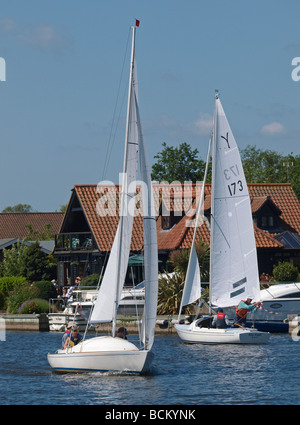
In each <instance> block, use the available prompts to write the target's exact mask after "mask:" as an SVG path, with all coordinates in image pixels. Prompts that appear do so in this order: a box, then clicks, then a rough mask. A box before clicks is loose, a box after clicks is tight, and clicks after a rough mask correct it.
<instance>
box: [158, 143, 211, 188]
mask: <svg viewBox="0 0 300 425" xmlns="http://www.w3.org/2000/svg"><path fill="white" fill-rule="evenodd" d="M162 146H163V150H162V151H161V152H159V153H158V154H157V155H155V156H154V158H155V159H157V162H156V163H155V164H154V165H153V166H152V174H151V177H152V180H157V181H160V182H161V181H167V182H168V183H172V182H174V181H180V182H182V183H183V182H184V181H192V182H196V181H201V180H202V179H203V175H204V170H205V162H204V161H202V159H198V150H197V149H194V150H192V148H191V146H190V145H189V144H188V143H185V142H184V143H181V144H180V145H179V147H178V148H177V147H173V146H167V144H166V143H165V142H164V143H163V144H162Z"/></svg>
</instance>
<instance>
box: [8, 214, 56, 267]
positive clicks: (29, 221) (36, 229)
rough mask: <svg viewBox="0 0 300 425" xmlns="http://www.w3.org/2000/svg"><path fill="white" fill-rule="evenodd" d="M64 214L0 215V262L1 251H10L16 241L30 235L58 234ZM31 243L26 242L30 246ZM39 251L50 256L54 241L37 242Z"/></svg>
mask: <svg viewBox="0 0 300 425" xmlns="http://www.w3.org/2000/svg"><path fill="white" fill-rule="evenodd" d="M63 217H64V214H63V213H58V212H50V213H44V212H42V213H38V212H34V213H0V261H2V259H3V249H10V248H12V246H13V245H14V244H16V243H17V242H18V241H20V242H22V241H23V240H24V239H25V238H28V236H29V235H30V233H31V236H32V238H34V235H35V234H39V235H42V234H43V233H45V232H48V231H49V232H51V233H53V234H56V233H58V232H59V230H60V228H61V224H62V220H63ZM30 243H32V241H31V242H30V241H26V244H27V245H30ZM39 243H40V247H41V250H42V251H43V252H45V253H47V254H50V253H51V252H52V250H53V249H54V241H48V240H46V241H39Z"/></svg>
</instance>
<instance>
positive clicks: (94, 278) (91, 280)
mask: <svg viewBox="0 0 300 425" xmlns="http://www.w3.org/2000/svg"><path fill="white" fill-rule="evenodd" d="M98 282H99V274H98V273H94V274H91V275H89V276H87V277H84V278H83V279H82V280H81V283H80V287H83V286H97V285H98Z"/></svg>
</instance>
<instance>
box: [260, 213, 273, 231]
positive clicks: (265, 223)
mask: <svg viewBox="0 0 300 425" xmlns="http://www.w3.org/2000/svg"><path fill="white" fill-rule="evenodd" d="M261 227H263V228H264V227H265V228H268V229H269V228H270V227H274V217H273V216H272V215H271V216H265V215H263V216H262V217H261Z"/></svg>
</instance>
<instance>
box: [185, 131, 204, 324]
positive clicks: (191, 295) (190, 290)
mask: <svg viewBox="0 0 300 425" xmlns="http://www.w3.org/2000/svg"><path fill="white" fill-rule="evenodd" d="M210 149H211V139H210V141H209V145H208V152H207V159H206V168H205V173H204V178H203V184H202V189H201V196H200V200H199V205H198V209H197V214H196V223H195V229H194V235H193V241H192V246H191V252H190V257H189V262H188V267H187V272H186V276H185V282H184V288H183V294H182V299H181V303H180V309H179V315H178V320H180V315H181V310H182V307H183V306H185V305H189V304H192V303H193V302H194V301H197V300H198V299H199V298H200V297H201V273H200V267H199V261H198V256H197V252H196V248H195V240H196V234H197V228H198V226H199V224H200V223H199V222H200V216H201V215H202V214H203V211H202V207H203V202H204V191H205V183H206V178H207V172H208V164H209V158H210Z"/></svg>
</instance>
